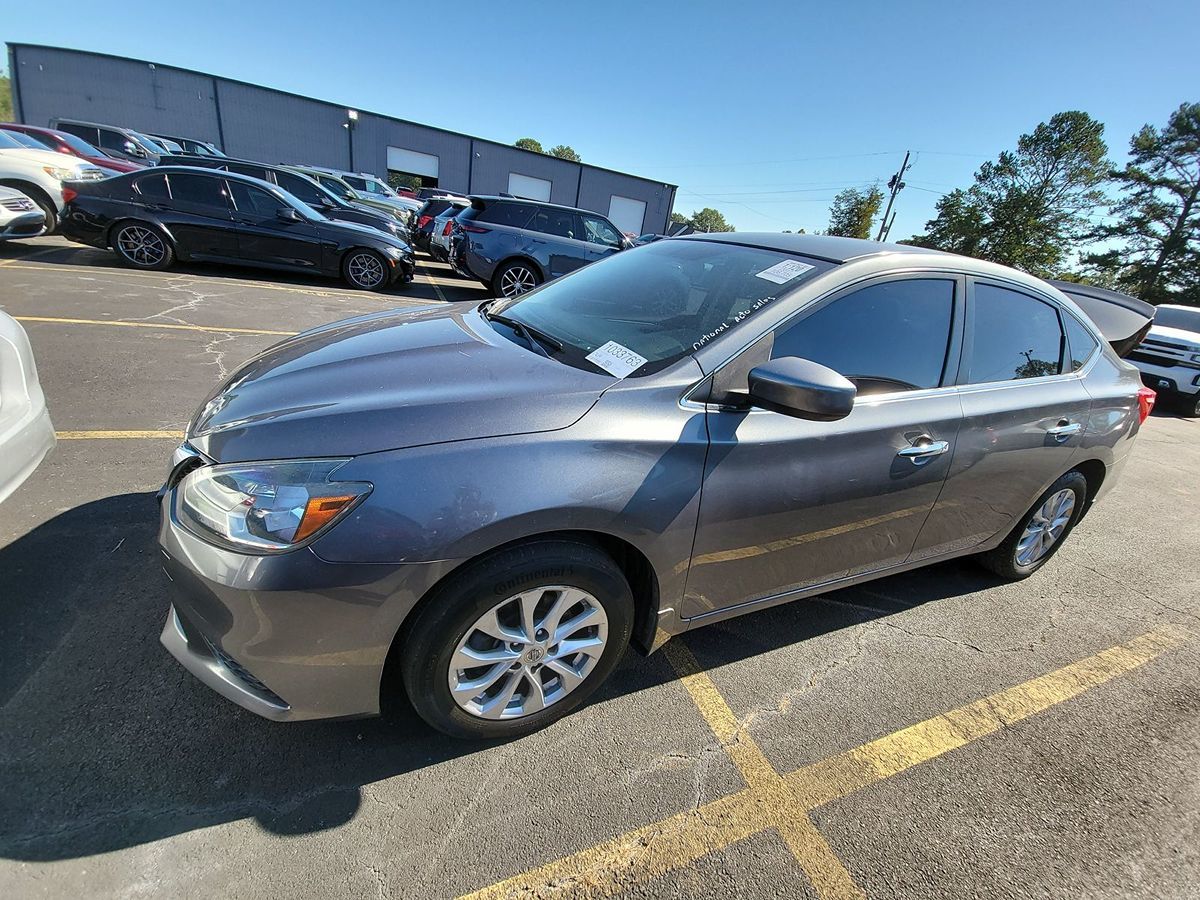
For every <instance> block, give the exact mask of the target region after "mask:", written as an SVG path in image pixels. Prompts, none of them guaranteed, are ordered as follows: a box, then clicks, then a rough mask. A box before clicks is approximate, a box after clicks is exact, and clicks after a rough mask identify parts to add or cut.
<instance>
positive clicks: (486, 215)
mask: <svg viewBox="0 0 1200 900" xmlns="http://www.w3.org/2000/svg"><path fill="white" fill-rule="evenodd" d="M536 211H537V207H536V206H530V205H529V204H527V203H506V202H504V201H503V200H493V201H492V202H490V203H488V204H487V205H486V206H485V207H484V208H483V209H475V208H474V207H472V208H471V209H470V210H463V216H464V218H467V219H474V220H475V221H477V222H490V223H491V224H492V225H508V226H511V227H512V228H524V227H525V226H526V225H528V224H529V220H530V219H532V218H533V214H534V213H535V212H536Z"/></svg>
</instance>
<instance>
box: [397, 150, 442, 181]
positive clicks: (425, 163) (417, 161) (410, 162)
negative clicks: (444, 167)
mask: <svg viewBox="0 0 1200 900" xmlns="http://www.w3.org/2000/svg"><path fill="white" fill-rule="evenodd" d="M387 167H388V170H389V171H392V172H404V173H405V174H407V175H423V176H424V177H426V178H437V177H438V158H437V157H436V156H433V155H431V154H429V153H418V152H417V151H416V150H405V149H404V148H403V147H388V148H387Z"/></svg>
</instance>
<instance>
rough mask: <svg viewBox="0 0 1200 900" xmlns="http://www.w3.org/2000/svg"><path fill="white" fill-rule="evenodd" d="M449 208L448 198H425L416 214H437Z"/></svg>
mask: <svg viewBox="0 0 1200 900" xmlns="http://www.w3.org/2000/svg"><path fill="white" fill-rule="evenodd" d="M449 208H450V201H449V200H426V201H425V205H424V206H422V207H421V211H420V213H418V215H422V216H437V215H440V214H441V213H443V212H445V211H446V210H447V209H449Z"/></svg>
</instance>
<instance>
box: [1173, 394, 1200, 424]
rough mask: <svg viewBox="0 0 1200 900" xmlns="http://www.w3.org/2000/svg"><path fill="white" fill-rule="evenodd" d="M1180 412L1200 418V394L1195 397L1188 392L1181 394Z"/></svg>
mask: <svg viewBox="0 0 1200 900" xmlns="http://www.w3.org/2000/svg"><path fill="white" fill-rule="evenodd" d="M1177 406H1178V409H1179V414H1180V415H1182V416H1186V417H1187V418H1189V419H1198V418H1200V394H1196V395H1195V396H1193V397H1188V396H1187V395H1186V394H1185V395H1183V396H1181V397H1180V398H1179V401H1178V404H1177Z"/></svg>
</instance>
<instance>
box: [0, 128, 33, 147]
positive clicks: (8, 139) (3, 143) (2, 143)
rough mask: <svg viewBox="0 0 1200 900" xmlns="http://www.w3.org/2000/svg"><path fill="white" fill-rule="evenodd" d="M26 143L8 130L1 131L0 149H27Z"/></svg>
mask: <svg viewBox="0 0 1200 900" xmlns="http://www.w3.org/2000/svg"><path fill="white" fill-rule="evenodd" d="M26 149H28V148H27V147H26V146H25V145H24V144H22V143H21V142H20V141H18V140H17V139H16V138H15V137H13V136H12V135H11V134H9V133H8V132H7V131H0V150H26Z"/></svg>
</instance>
